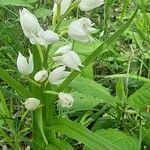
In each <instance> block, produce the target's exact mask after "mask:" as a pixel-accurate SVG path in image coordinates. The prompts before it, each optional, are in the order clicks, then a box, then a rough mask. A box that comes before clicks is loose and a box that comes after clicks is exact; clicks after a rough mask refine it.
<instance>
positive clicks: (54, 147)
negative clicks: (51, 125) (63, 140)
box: [45, 144, 59, 150]
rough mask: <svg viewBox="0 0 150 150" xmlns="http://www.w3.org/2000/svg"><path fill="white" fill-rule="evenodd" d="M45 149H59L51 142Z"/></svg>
mask: <svg viewBox="0 0 150 150" xmlns="http://www.w3.org/2000/svg"><path fill="white" fill-rule="evenodd" d="M45 150H59V149H58V148H57V147H56V146H54V145H52V144H49V145H48V146H47V147H46V148H45Z"/></svg>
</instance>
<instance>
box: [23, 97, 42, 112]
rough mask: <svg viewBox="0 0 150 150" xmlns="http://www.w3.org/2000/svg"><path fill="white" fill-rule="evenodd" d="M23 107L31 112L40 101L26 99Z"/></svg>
mask: <svg viewBox="0 0 150 150" xmlns="http://www.w3.org/2000/svg"><path fill="white" fill-rule="evenodd" d="M24 105H25V108H26V109H27V110H30V111H33V110H35V109H37V108H38V106H39V105H40V100H38V99H36V98H27V99H26V101H25V102H24Z"/></svg>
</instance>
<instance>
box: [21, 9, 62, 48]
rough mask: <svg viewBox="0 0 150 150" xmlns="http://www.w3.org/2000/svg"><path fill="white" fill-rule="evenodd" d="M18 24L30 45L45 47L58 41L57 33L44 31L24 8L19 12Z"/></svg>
mask: <svg viewBox="0 0 150 150" xmlns="http://www.w3.org/2000/svg"><path fill="white" fill-rule="evenodd" d="M20 23H21V27H22V29H23V32H24V34H25V35H26V36H27V37H28V38H29V39H30V42H31V44H34V45H38V44H39V45H43V46H45V47H47V46H48V45H49V44H53V43H55V42H58V41H59V36H58V34H57V33H55V32H53V31H51V30H46V31H44V30H43V29H42V28H41V27H40V25H39V23H38V20H37V18H36V17H35V16H34V15H33V14H32V13H30V12H29V11H28V10H27V9H25V8H23V10H20Z"/></svg>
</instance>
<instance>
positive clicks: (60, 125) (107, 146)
mask: <svg viewBox="0 0 150 150" xmlns="http://www.w3.org/2000/svg"><path fill="white" fill-rule="evenodd" d="M48 129H50V130H52V131H57V132H59V133H63V134H66V135H67V136H69V137H71V138H73V139H75V140H77V141H79V142H82V143H84V144H85V145H87V146H88V147H89V148H91V149H92V150H120V149H119V148H117V147H116V146H114V145H112V144H111V142H108V141H107V140H106V139H104V138H102V137H101V136H99V135H97V134H95V133H93V132H91V131H90V130H88V129H86V128H84V127H83V126H81V125H80V124H78V123H75V122H72V121H69V120H65V119H56V120H54V121H53V124H52V126H50V127H49V128H48Z"/></svg>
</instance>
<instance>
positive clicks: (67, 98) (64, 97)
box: [58, 92, 74, 108]
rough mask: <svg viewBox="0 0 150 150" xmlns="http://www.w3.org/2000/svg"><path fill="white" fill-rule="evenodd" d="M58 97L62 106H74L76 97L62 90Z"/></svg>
mask: <svg viewBox="0 0 150 150" xmlns="http://www.w3.org/2000/svg"><path fill="white" fill-rule="evenodd" d="M58 97H59V100H58V104H60V105H61V106H62V107H67V108H70V107H72V106H73V103H74V99H73V97H72V96H71V95H70V94H67V93H62V92H60V93H59V95H58Z"/></svg>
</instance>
